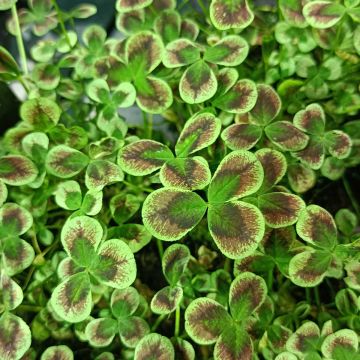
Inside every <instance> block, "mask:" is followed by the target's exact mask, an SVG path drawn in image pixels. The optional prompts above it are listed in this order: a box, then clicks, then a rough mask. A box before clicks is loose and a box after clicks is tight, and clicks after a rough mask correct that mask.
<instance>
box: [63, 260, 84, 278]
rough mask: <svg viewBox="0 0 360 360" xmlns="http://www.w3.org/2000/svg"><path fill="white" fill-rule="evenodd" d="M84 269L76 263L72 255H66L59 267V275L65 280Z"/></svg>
mask: <svg viewBox="0 0 360 360" xmlns="http://www.w3.org/2000/svg"><path fill="white" fill-rule="evenodd" d="M83 270H84V268H83V267H81V266H78V265H76V264H75V262H74V261H73V260H72V259H71V258H70V257H66V258H64V259H63V260H61V261H60V263H59V265H58V267H57V275H58V277H59V278H60V279H62V280H63V279H65V278H68V277H69V276H71V275H74V274H76V273H78V272H81V271H83Z"/></svg>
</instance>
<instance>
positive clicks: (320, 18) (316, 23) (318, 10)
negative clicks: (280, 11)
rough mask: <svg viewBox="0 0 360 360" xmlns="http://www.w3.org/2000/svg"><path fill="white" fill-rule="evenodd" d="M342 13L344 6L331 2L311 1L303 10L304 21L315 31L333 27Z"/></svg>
mask: <svg viewBox="0 0 360 360" xmlns="http://www.w3.org/2000/svg"><path fill="white" fill-rule="evenodd" d="M344 13H345V8H344V6H342V5H340V4H338V3H333V2H331V1H312V2H311V3H308V4H306V5H305V6H304V8H303V15H304V17H305V19H306V21H307V22H308V23H309V24H310V26H312V27H314V28H316V29H327V28H330V27H332V26H334V25H335V24H336V23H338V22H339V21H340V19H341V18H342V16H343V15H344Z"/></svg>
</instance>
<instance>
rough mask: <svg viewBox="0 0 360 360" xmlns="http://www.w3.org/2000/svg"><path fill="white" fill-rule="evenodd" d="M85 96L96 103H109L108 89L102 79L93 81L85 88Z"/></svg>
mask: <svg viewBox="0 0 360 360" xmlns="http://www.w3.org/2000/svg"><path fill="white" fill-rule="evenodd" d="M86 94H87V96H88V97H89V98H90V99H91V100H93V101H95V102H97V103H107V102H109V101H110V88H109V85H108V84H107V82H106V81H105V80H104V79H95V80H93V81H91V82H90V83H89V84H88V85H87V87H86Z"/></svg>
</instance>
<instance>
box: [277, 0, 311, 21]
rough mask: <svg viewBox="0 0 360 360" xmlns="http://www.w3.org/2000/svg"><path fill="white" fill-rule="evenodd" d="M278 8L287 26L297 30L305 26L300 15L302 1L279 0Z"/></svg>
mask: <svg viewBox="0 0 360 360" xmlns="http://www.w3.org/2000/svg"><path fill="white" fill-rule="evenodd" d="M279 7H280V10H281V12H282V14H283V16H284V18H285V20H286V22H287V23H288V24H290V25H292V26H295V27H298V28H305V27H306V26H307V23H306V20H305V18H304V15H303V13H302V9H303V4H302V0H279Z"/></svg>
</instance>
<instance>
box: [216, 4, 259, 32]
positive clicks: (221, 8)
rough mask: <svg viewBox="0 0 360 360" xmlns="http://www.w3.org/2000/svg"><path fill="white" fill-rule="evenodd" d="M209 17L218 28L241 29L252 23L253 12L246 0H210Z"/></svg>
mask: <svg viewBox="0 0 360 360" xmlns="http://www.w3.org/2000/svg"><path fill="white" fill-rule="evenodd" d="M210 19H211V22H212V23H213V24H214V26H215V27H216V28H217V29H218V30H229V29H231V28H235V29H236V28H240V29H243V28H245V27H247V26H249V25H250V24H251V23H252V21H253V19H254V14H253V12H252V11H251V9H250V8H249V5H248V2H247V0H233V1H231V2H227V1H225V0H212V2H211V4H210Z"/></svg>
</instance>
